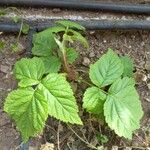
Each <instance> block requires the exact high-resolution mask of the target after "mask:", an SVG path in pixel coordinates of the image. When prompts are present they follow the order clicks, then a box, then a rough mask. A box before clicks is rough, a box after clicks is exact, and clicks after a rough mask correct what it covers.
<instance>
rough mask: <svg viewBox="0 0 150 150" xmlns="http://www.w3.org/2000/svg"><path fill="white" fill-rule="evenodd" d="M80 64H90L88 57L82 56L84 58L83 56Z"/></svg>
mask: <svg viewBox="0 0 150 150" xmlns="http://www.w3.org/2000/svg"><path fill="white" fill-rule="evenodd" d="M82 64H83V65H84V66H89V64H90V60H89V58H87V57H84V58H83V62H82Z"/></svg>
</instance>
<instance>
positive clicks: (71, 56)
mask: <svg viewBox="0 0 150 150" xmlns="http://www.w3.org/2000/svg"><path fill="white" fill-rule="evenodd" d="M66 56H67V60H68V63H70V64H72V63H73V62H74V61H75V60H76V59H77V57H78V52H77V51H76V50H75V49H74V48H67V49H66Z"/></svg>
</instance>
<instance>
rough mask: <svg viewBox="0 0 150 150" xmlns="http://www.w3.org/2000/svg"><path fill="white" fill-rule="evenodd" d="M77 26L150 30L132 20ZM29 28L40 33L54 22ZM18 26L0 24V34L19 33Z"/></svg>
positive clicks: (90, 28) (84, 23) (146, 23)
mask: <svg viewBox="0 0 150 150" xmlns="http://www.w3.org/2000/svg"><path fill="white" fill-rule="evenodd" d="M76 22H78V23H79V24H81V25H83V26H84V27H85V28H86V29H87V30H112V29H120V30H132V29H136V30H150V21H145V20H133V21H119V20H118V21H110V20H109V21H104V20H89V21H76ZM29 24H32V26H30V29H31V30H34V31H42V30H44V29H46V28H48V27H52V26H53V25H54V20H52V21H51V22H50V23H42V24H38V25H36V24H35V25H33V23H29ZM20 27H21V25H20V24H14V23H0V31H1V32H7V33H11V32H19V31H20Z"/></svg>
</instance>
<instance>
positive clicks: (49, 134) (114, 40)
mask: <svg viewBox="0 0 150 150" xmlns="http://www.w3.org/2000/svg"><path fill="white" fill-rule="evenodd" d="M14 38H15V36H10V35H9V36H8V35H4V36H2V35H1V39H3V40H5V41H7V46H6V48H5V49H4V50H3V51H2V52H1V55H0V56H1V58H0V67H1V69H0V100H1V101H0V104H1V105H0V108H1V109H0V113H1V118H0V135H1V136H0V147H1V150H6V149H12V150H14V149H15V148H16V147H17V146H19V142H20V138H19V134H18V133H17V132H16V130H15V127H14V126H13V124H12V122H11V121H10V120H9V119H8V117H7V115H6V114H5V113H3V111H2V106H3V101H4V99H5V97H6V95H7V93H8V92H9V91H11V90H12V89H14V88H15V86H16V82H15V80H14V78H13V77H12V66H13V64H14V63H15V61H16V60H17V59H19V58H20V57H22V55H20V54H12V53H11V49H10V44H11V41H13V39H14ZM87 38H88V40H89V43H90V49H89V50H85V49H83V48H81V47H80V46H78V45H77V46H78V47H79V52H80V58H79V59H78V61H77V63H76V66H77V70H79V72H80V75H82V76H85V74H84V72H85V71H86V70H88V67H87V66H88V65H89V64H91V63H93V62H94V61H95V60H96V59H97V58H99V57H100V56H101V54H102V53H103V52H105V51H106V50H107V48H109V47H111V48H112V49H114V50H116V52H117V53H118V54H129V55H130V56H131V57H132V58H133V60H134V62H135V65H136V68H135V71H138V73H139V74H140V76H139V75H138V78H139V79H138V84H137V89H138V91H139V94H140V97H141V101H142V104H143V110H144V112H145V115H144V117H143V120H142V127H141V129H140V130H139V132H137V133H136V134H135V136H134V138H133V141H132V142H131V141H126V140H124V139H122V138H119V137H117V136H116V135H115V134H114V133H113V132H111V131H110V130H109V129H108V128H107V127H103V126H101V125H100V124H99V123H98V122H97V121H94V120H91V119H90V118H89V115H88V114H87V113H85V112H84V111H83V110H81V111H80V115H83V117H82V120H83V121H84V124H85V125H84V127H77V126H74V127H72V128H74V130H75V132H77V133H78V134H79V135H80V136H81V137H83V138H84V136H85V137H86V138H87V140H88V141H89V142H90V143H92V144H93V145H94V144H98V143H97V141H96V136H95V134H94V133H102V134H104V135H107V136H108V138H109V142H108V143H107V144H106V146H110V147H112V146H113V145H117V146H118V147H126V146H131V145H132V146H133V147H145V146H146V147H147V146H148V144H149V142H150V141H149V140H150V137H149V136H150V135H149V131H148V130H149V129H148V125H149V123H148V119H149V117H150V116H149V115H150V109H149V108H150V92H149V89H148V86H147V83H146V82H148V80H149V79H148V77H150V72H149V71H147V70H146V69H145V64H146V61H148V59H147V57H148V55H149V52H150V51H149V47H150V41H149V39H150V32H148V31H142V32H140V31H99V32H94V31H93V32H92V31H91V32H88V33H87ZM25 41H26V40H25V38H21V43H22V44H23V45H24V46H25V44H26V43H25ZM141 75H142V78H141ZM136 76H137V75H136ZM144 77H145V78H146V79H144ZM145 80H146V82H145ZM86 86H87V85H84V84H82V85H77V91H78V93H79V94H78V95H77V101H78V103H79V107H80V106H81V103H82V102H81V101H82V96H81V95H82V94H83V92H84V90H85V88H86ZM58 124H59V123H58V121H56V120H54V119H49V121H48V122H47V126H46V129H45V132H44V135H43V136H42V140H41V141H42V142H44V143H45V142H46V141H47V142H50V143H54V144H55V146H56V145H57V136H56V135H57V132H58V131H57V130H58ZM59 130H60V131H59V132H60V147H61V149H63V150H67V149H69V148H68V147H71V148H70V149H72V150H74V149H77V150H87V149H89V148H87V146H86V145H85V144H83V142H82V141H81V140H80V139H79V138H77V137H76V136H75V135H74V134H73V132H72V131H71V130H70V129H69V128H68V127H67V126H66V125H65V124H63V123H61V124H59ZM93 132H94V133H93ZM83 135H84V136H83Z"/></svg>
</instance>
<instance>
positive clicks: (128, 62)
mask: <svg viewBox="0 0 150 150" xmlns="http://www.w3.org/2000/svg"><path fill="white" fill-rule="evenodd" d="M121 61H122V63H123V66H124V70H123V76H124V77H127V76H128V77H133V70H134V67H133V61H132V59H131V58H130V57H129V56H122V57H121Z"/></svg>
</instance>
